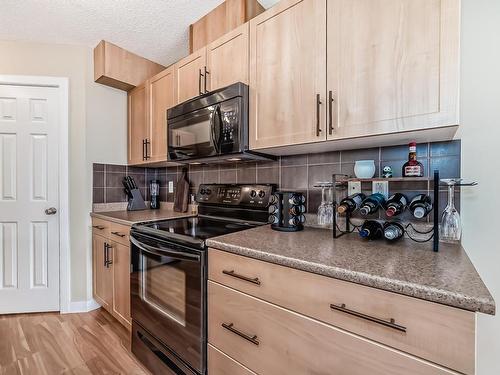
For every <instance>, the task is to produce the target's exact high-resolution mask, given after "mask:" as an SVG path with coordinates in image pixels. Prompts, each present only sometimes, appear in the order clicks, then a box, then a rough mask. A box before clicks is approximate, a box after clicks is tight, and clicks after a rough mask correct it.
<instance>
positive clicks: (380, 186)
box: [372, 181, 389, 199]
mask: <svg viewBox="0 0 500 375" xmlns="http://www.w3.org/2000/svg"><path fill="white" fill-rule="evenodd" d="M375 193H380V194H382V195H383V196H384V197H385V199H388V198H389V181H373V182H372V194H375Z"/></svg>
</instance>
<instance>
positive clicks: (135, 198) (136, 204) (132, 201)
mask: <svg viewBox="0 0 500 375" xmlns="http://www.w3.org/2000/svg"><path fill="white" fill-rule="evenodd" d="M145 209H146V203H145V202H144V199H143V198H142V195H141V191H140V190H139V189H132V190H131V191H130V195H129V198H128V206H127V211H140V210H145Z"/></svg>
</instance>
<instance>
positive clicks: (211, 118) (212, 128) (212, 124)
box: [210, 107, 220, 154]
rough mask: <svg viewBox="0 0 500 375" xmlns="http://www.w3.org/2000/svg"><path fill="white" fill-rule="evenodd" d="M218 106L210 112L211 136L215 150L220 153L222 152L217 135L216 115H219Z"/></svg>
mask: <svg viewBox="0 0 500 375" xmlns="http://www.w3.org/2000/svg"><path fill="white" fill-rule="evenodd" d="M217 108H218V107H215V108H214V110H213V111H212V113H211V114H210V138H211V140H212V143H213V145H214V148H215V152H216V153H217V154H219V153H220V151H219V142H218V140H217V139H216V137H215V116H216V115H217Z"/></svg>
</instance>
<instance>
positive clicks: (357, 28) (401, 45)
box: [327, 0, 460, 139]
mask: <svg viewBox="0 0 500 375" xmlns="http://www.w3.org/2000/svg"><path fill="white" fill-rule="evenodd" d="M327 4H328V5H327V7H328V47H327V50H328V59H327V61H328V93H329V92H330V91H331V94H332V99H333V101H332V108H331V113H332V116H331V119H332V120H331V127H330V126H328V138H329V139H340V138H349V137H361V136H370V135H377V134H386V133H395V132H404V131H411V130H420V129H426V128H432V127H442V126H449V125H457V124H458V87H459V65H458V62H459V36H460V25H459V20H460V15H459V8H460V1H459V0H425V1H414V0H328V1H327ZM328 104H330V103H328ZM329 125H330V117H329Z"/></svg>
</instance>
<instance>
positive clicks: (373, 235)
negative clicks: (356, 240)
mask: <svg viewBox="0 0 500 375" xmlns="http://www.w3.org/2000/svg"><path fill="white" fill-rule="evenodd" d="M359 235H360V236H361V237H362V238H366V239H367V240H378V239H379V238H382V236H383V235H384V228H383V227H382V224H380V223H379V222H378V221H375V220H367V221H365V222H364V224H363V225H362V226H361V230H360V231H359Z"/></svg>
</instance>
